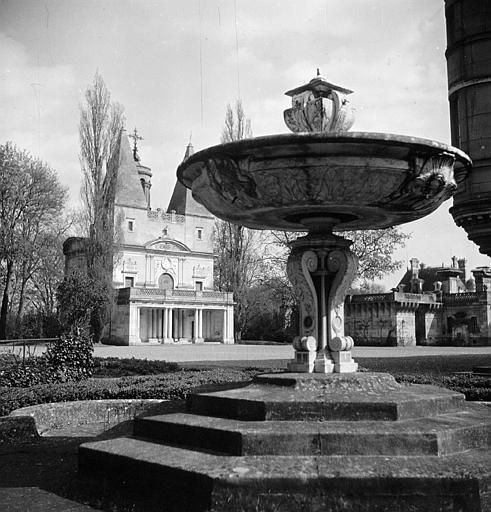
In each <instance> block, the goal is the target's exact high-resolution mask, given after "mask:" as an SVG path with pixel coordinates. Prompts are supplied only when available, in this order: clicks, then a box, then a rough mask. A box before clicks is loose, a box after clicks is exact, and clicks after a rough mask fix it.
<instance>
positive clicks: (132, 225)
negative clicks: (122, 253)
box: [127, 219, 135, 231]
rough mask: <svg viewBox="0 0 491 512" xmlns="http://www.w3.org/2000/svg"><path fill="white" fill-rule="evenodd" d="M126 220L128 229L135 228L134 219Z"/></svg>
mask: <svg viewBox="0 0 491 512" xmlns="http://www.w3.org/2000/svg"><path fill="white" fill-rule="evenodd" d="M127 220H128V231H133V230H134V229H135V221H134V219H127Z"/></svg>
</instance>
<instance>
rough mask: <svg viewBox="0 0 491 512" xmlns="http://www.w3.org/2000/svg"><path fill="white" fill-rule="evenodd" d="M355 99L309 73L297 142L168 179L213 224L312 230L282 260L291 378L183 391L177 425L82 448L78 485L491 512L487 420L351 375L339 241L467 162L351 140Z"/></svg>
mask: <svg viewBox="0 0 491 512" xmlns="http://www.w3.org/2000/svg"><path fill="white" fill-rule="evenodd" d="M350 93H351V91H349V90H348V89H344V88H342V87H338V86H335V85H333V84H330V83H329V82H327V81H326V80H324V79H323V78H321V77H319V76H318V77H316V78H314V79H313V80H312V81H311V82H309V83H308V84H307V85H304V86H301V87H299V88H297V89H294V90H292V91H289V92H288V93H287V94H288V95H289V96H291V97H292V108H290V109H288V110H286V111H285V113H284V117H285V121H286V124H287V126H288V127H289V128H290V129H291V130H292V131H293V132H295V133H293V134H288V135H277V136H270V137H259V138H254V139H249V140H241V141H237V142H231V143H228V144H223V145H219V146H215V147H211V148H208V149H205V150H203V151H200V152H198V153H195V154H194V155H192V156H191V157H189V158H188V159H187V160H186V161H185V162H184V163H183V164H181V166H180V167H179V169H178V171H177V174H178V178H179V179H180V180H181V182H182V183H183V184H184V185H186V186H187V187H189V188H191V189H192V192H193V196H194V197H195V198H196V199H197V200H198V201H199V202H201V203H202V204H204V205H205V206H206V207H207V208H208V209H209V210H210V211H211V212H212V213H214V214H215V215H217V216H218V217H220V218H223V219H226V220H229V221H231V222H236V223H240V224H242V225H244V226H248V227H251V228H258V229H266V228H267V229H283V230H296V231H303V232H305V231H307V232H308V234H307V235H306V236H301V237H299V238H298V239H297V240H295V241H294V242H293V243H292V247H291V254H290V256H289V259H288V275H289V277H290V279H291V281H292V283H293V285H294V286H295V288H296V291H297V295H298V297H299V299H300V313H301V322H300V332H299V333H298V336H297V337H296V338H295V340H294V347H295V359H294V360H293V361H292V362H291V363H290V364H289V368H288V371H287V372H282V373H275V374H264V375H258V376H256V377H255V379H254V381H253V382H252V383H251V384H250V385H248V386H246V387H239V388H234V389H228V390H221V391H215V392H208V393H197V394H192V395H190V396H189V397H188V400H187V406H186V412H180V413H176V414H167V415H161V416H154V417H150V418H139V419H136V420H135V425H134V436H133V437H124V438H119V439H112V440H107V441H99V442H96V443H88V444H85V445H82V446H81V447H80V456H79V465H80V470H81V471H82V473H84V474H88V475H92V476H94V475H97V477H98V478H99V479H101V478H102V479H103V480H104V481H107V480H109V481H110V482H111V483H112V484H117V485H119V489H120V492H123V491H124V492H126V491H125V490H126V489H134V490H136V491H139V492H140V495H142V500H143V508H142V510H178V511H191V510H192V511H213V512H229V511H244V512H245V511H251V512H252V511H255V512H257V511H259V512H261V511H273V510H274V511H276V512H287V511H300V510H302V511H321V510H322V511H326V512H327V511H336V512H338V511H346V512H361V511H363V512H365V511H368V510H369V511H385V512H389V511H391V512H392V511H398V512H406V511H407V512H409V511H411V512H416V511H431V512H436V511H440V512H447V511H448V512H449V511H452V512H457V511H459V512H478V511H485V510H490V509H491V506H490V503H491V492H490V491H489V488H490V487H489V486H490V484H491V472H490V469H489V468H490V467H491V457H490V455H489V451H488V447H489V439H490V437H491V432H490V423H491V422H490V420H491V409H490V408H489V407H485V406H480V405H476V404H474V405H469V404H465V401H464V396H463V395H461V394H459V393H455V392H452V391H449V390H446V389H443V388H438V387H434V386H426V385H403V384H399V383H398V382H396V380H395V379H394V378H393V377H392V376H391V375H388V374H383V373H368V372H357V363H355V362H354V361H353V359H352V357H351V348H352V346H353V340H352V339H351V338H350V337H349V336H347V335H346V334H345V332H344V319H343V304H344V297H345V293H346V290H347V289H348V287H349V285H350V283H351V280H352V279H353V277H354V275H355V272H356V258H355V257H354V255H353V254H352V252H351V251H350V245H351V242H350V241H349V240H346V239H345V238H343V237H341V236H339V235H337V234H334V231H336V232H342V231H343V230H351V229H375V228H385V227H388V226H394V225H397V224H400V223H403V222H407V221H410V220H415V219H418V218H420V217H423V216H424V215H427V214H428V213H430V212H432V211H433V210H435V209H436V208H437V207H438V206H439V205H440V204H441V203H442V202H443V201H445V200H446V199H448V198H449V197H450V196H451V195H452V194H453V193H454V191H455V190H456V182H460V181H461V180H462V179H463V178H464V177H465V175H466V173H467V172H468V170H469V168H470V160H469V158H468V157H467V156H466V155H465V154H464V153H462V152H461V151H459V150H458V149H456V148H453V147H451V146H448V145H446V144H441V143H438V142H434V141H429V140H424V139H419V138H413V137H404V136H399V135H392V134H376V133H375V134H374V133H356V132H351V133H350V132H347V131H346V130H348V129H349V128H350V127H351V125H352V123H353V120H354V115H353V112H354V111H353V108H352V106H351V104H350V102H349V99H348V96H349V94H350ZM128 499H130V498H128Z"/></svg>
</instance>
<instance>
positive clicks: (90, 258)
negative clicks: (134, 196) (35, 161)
mask: <svg viewBox="0 0 491 512" xmlns="http://www.w3.org/2000/svg"><path fill="white" fill-rule="evenodd" d="M123 126H124V115H123V107H122V106H121V105H120V104H119V103H115V102H113V101H111V94H110V93H109V90H108V89H107V87H106V84H105V83H104V80H103V79H102V76H101V75H100V74H99V73H96V74H95V77H94V81H93V83H92V85H91V86H90V87H89V88H88V89H87V91H86V92H85V104H83V105H81V106H80V123H79V138H80V163H81V167H82V174H83V183H82V201H83V204H84V214H85V225H86V229H87V240H86V256H87V277H88V279H89V280H91V281H93V282H97V283H98V284H100V285H102V286H103V288H104V289H105V291H106V292H105V296H106V300H105V301H103V303H102V304H100V305H99V307H98V308H96V309H94V310H93V312H92V315H91V319H90V328H91V334H92V336H93V339H94V341H99V339H100V337H101V334H102V330H103V328H104V325H105V323H106V322H107V319H108V317H109V314H110V308H111V306H112V298H113V289H112V271H113V259H114V232H115V225H114V201H115V196H116V186H117V178H118V169H119V146H120V143H121V136H122V130H123Z"/></svg>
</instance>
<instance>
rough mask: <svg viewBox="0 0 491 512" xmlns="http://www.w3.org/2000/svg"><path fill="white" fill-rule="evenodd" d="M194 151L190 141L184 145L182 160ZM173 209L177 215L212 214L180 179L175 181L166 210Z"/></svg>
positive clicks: (208, 215) (206, 215)
mask: <svg viewBox="0 0 491 512" xmlns="http://www.w3.org/2000/svg"><path fill="white" fill-rule="evenodd" d="M193 153H194V148H193V145H192V144H191V143H189V144H188V145H187V147H186V152H185V153H184V158H183V162H185V161H186V160H187V159H188V158H189V157H190V156H191V155H192V154H193ZM172 211H175V212H176V213H178V214H179V215H199V216H203V217H211V218H213V215H212V214H211V213H210V212H209V211H208V210H207V209H206V208H205V207H204V206H203V205H201V204H200V203H198V202H197V201H196V200H195V199H194V197H193V194H192V192H191V190H190V189H188V188H186V187H185V186H184V185H183V184H182V183H181V182H180V181H176V184H175V186H174V192H173V193H172V197H171V199H170V201H169V206H168V207H167V212H168V213H170V212H172Z"/></svg>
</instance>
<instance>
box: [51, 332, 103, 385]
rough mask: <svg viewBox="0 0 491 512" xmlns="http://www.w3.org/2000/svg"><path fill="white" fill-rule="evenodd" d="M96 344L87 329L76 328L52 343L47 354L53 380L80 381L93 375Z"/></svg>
mask: <svg viewBox="0 0 491 512" xmlns="http://www.w3.org/2000/svg"><path fill="white" fill-rule="evenodd" d="M93 352H94V346H93V343H92V340H91V339H90V337H89V336H88V335H87V334H86V331H85V330H83V329H80V328H75V329H72V330H71V331H70V333H69V334H68V335H64V334H62V335H61V336H60V337H59V338H58V339H57V341H55V342H54V343H52V344H51V345H50V346H49V347H48V349H47V351H46V355H45V359H46V364H47V367H48V371H49V373H50V374H51V379H50V380H52V381H60V382H67V381H79V380H82V379H87V378H88V377H90V376H91V375H92V371H93V369H94V358H93Z"/></svg>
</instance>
